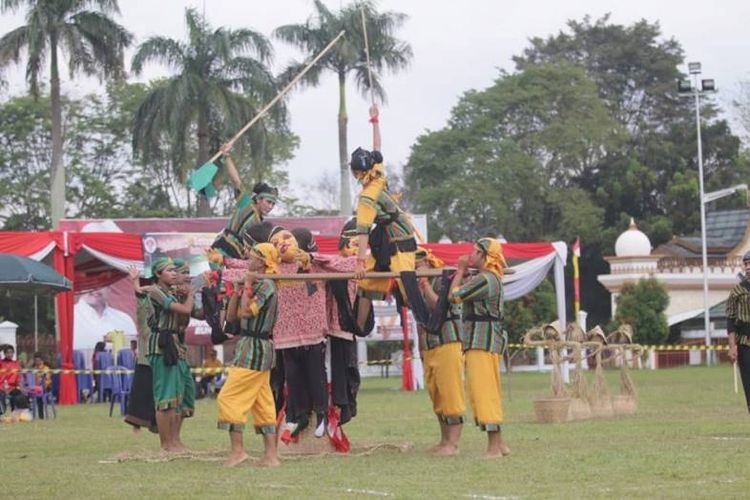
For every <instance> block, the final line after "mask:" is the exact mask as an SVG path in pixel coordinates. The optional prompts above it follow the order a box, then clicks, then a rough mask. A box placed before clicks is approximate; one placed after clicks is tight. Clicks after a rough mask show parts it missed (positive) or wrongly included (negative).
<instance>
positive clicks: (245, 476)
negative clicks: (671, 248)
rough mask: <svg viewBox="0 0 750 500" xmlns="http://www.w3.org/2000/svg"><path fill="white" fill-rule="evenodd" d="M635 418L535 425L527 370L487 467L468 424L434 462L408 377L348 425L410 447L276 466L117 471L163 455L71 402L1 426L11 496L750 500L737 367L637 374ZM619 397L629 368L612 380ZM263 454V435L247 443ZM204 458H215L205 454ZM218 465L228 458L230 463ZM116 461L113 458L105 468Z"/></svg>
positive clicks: (387, 385)
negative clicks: (50, 416)
mask: <svg viewBox="0 0 750 500" xmlns="http://www.w3.org/2000/svg"><path fill="white" fill-rule="evenodd" d="M633 375H634V379H635V382H636V387H637V388H638V391H639V398H640V401H639V412H638V414H637V415H636V416H633V417H627V418H624V417H623V418H613V419H609V420H592V421H587V422H577V423H569V424H557V425H540V424H536V423H534V417H533V409H532V399H533V398H535V397H537V396H542V395H544V394H546V390H547V386H548V380H549V377H548V375H542V374H516V375H514V377H513V386H512V394H511V395H510V396H512V398H510V397H509V394H508V387H507V384H505V383H506V382H507V380H505V381H504V384H505V389H504V390H505V397H504V399H505V412H506V420H507V422H506V425H505V426H504V436H505V439H506V441H507V443H508V444H509V445H510V447H511V448H512V450H513V454H512V455H511V456H509V457H505V458H502V459H498V460H492V461H487V460H481V459H479V457H480V455H481V453H482V451H483V448H484V444H485V437H484V435H483V434H482V433H480V432H479V431H478V430H477V429H476V428H474V427H473V426H469V425H467V426H465V429H464V434H463V438H462V446H461V455H460V456H458V457H453V458H443V459H436V458H432V457H429V456H427V455H426V454H425V449H426V448H427V447H428V446H430V445H432V444H433V443H434V441H435V437H436V424H435V422H434V417H433V415H432V414H431V411H430V406H429V403H428V397H427V394H426V393H425V392H416V393H404V392H400V391H399V390H398V386H399V381H398V380H397V379H393V378H392V379H366V380H365V381H364V384H363V389H362V391H361V393H360V414H359V416H358V417H357V418H356V419H355V421H353V422H352V423H351V424H349V425H348V426H347V432H348V434H349V438H350V440H351V442H352V445H353V446H355V447H357V446H358V445H360V444H365V443H366V444H373V443H392V444H397V445H402V444H404V443H411V444H412V445H413V446H412V447H411V448H410V449H409V450H408V451H403V452H402V451H397V450H394V449H391V450H387V449H385V450H379V451H374V452H373V453H371V454H369V455H356V456H354V455H351V456H341V455H339V456H325V457H307V458H294V459H288V460H286V461H285V463H284V464H283V466H282V467H281V468H278V469H274V470H266V469H258V468H256V467H253V466H251V465H248V466H242V467H240V468H238V469H231V470H228V469H224V468H222V467H221V466H220V465H219V464H220V462H211V461H206V460H188V459H180V460H174V461H171V462H156V463H149V462H145V461H128V462H123V463H112V461H111V460H109V463H107V462H108V459H111V458H112V457H114V456H116V455H117V454H118V453H120V452H123V451H127V452H131V453H134V454H141V455H143V454H148V453H150V452H154V454H153V456H156V455H155V451H156V448H157V440H156V438H155V437H154V436H153V435H150V434H149V433H141V434H140V435H134V434H133V433H132V432H131V431H130V430H129V429H128V428H127V426H126V425H125V424H123V423H121V420H120V419H119V418H115V417H113V418H109V417H108V416H107V411H108V407H109V405H106V407H105V405H102V404H99V405H87V406H75V407H63V408H58V418H57V419H56V420H49V421H36V422H33V423H30V424H2V425H0V477H2V493H0V496H1V497H3V498H26V499H28V498H51V497H52V498H125V497H129V498H151V497H156V496H159V497H173V498H177V497H179V498H205V497H219V496H222V497H228V498H282V497H283V498H300V497H308V498H329V499H330V498H358V497H369V496H395V497H400V498H416V497H422V498H424V497H432V498H550V497H564V498H571V497H598V498H603V497H609V498H612V497H615V498H622V497H629V498H632V497H651V498H653V497H659V498H664V497H671V498H674V497H691V498H693V497H734V498H736V497H747V496H748V495H749V494H750V473H749V472H748V467H749V465H748V464H750V417H748V415H747V413H746V410H745V407H744V401H743V400H742V397H741V395H735V394H734V393H733V392H732V386H731V384H732V382H731V371H730V369H729V368H728V367H727V366H726V365H725V366H721V367H716V368H705V367H700V368H680V369H672V370H662V371H655V372H654V371H640V372H635V373H634V374H633ZM608 377H609V381H610V390H611V391H612V393H613V394H615V393H616V392H617V387H618V385H617V384H618V374H617V372H614V371H612V372H610V373H608ZM215 418H216V407H215V403H214V402H213V401H210V400H202V401H199V405H198V408H197V416H196V417H195V418H193V419H192V420H190V421H187V422H186V424H185V428H184V431H183V436H184V441H185V443H186V444H188V446H191V447H192V448H193V449H194V450H196V451H202V452H204V453H205V452H208V451H210V450H214V451H219V450H222V449H225V448H226V447H227V445H228V443H227V436H226V433H224V432H221V431H218V430H216V428H215V423H214V419H215ZM246 443H248V444H249V445H250V446H249V447H250V449H251V451H253V452H257V451H258V449H259V445H260V442H259V438H257V437H256V436H254V435H252V434H248V435H247V437H246ZM204 456H206V455H205V454H204ZM217 458H218V457H217ZM102 462H104V463H102Z"/></svg>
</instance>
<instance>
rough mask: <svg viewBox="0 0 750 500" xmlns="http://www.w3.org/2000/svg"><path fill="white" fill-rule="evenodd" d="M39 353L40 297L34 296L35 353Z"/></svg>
mask: <svg viewBox="0 0 750 500" xmlns="http://www.w3.org/2000/svg"><path fill="white" fill-rule="evenodd" d="M38 351H39V295H37V294H34V352H38Z"/></svg>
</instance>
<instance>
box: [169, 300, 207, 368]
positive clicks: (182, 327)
mask: <svg viewBox="0 0 750 500" xmlns="http://www.w3.org/2000/svg"><path fill="white" fill-rule="evenodd" d="M175 297H176V298H177V300H178V301H179V302H180V303H184V302H185V301H186V300H187V295H184V294H175ZM202 315H203V310H202V309H201V308H200V307H198V305H197V304H195V302H194V303H193V311H192V312H191V313H190V316H188V315H186V314H178V315H177V337H176V338H175V345H176V346H177V355H178V357H179V359H183V360H187V352H188V348H187V344H185V331H186V330H187V327H188V325H189V324H190V318H191V317H192V318H201V317H202Z"/></svg>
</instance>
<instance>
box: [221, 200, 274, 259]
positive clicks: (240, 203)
mask: <svg viewBox="0 0 750 500" xmlns="http://www.w3.org/2000/svg"><path fill="white" fill-rule="evenodd" d="M262 221H263V217H262V216H261V214H260V212H259V211H258V209H257V206H256V205H255V203H253V198H252V194H251V193H248V192H242V194H240V195H239V196H238V197H237V204H236V206H235V208H234V212H232V216H231V217H230V218H229V221H228V222H227V227H226V228H227V231H226V232H221V233H219V234H218V236H216V241H214V245H213V246H216V245H217V242H218V241H219V240H224V241H225V242H226V243H227V244H228V245H229V246H230V247H232V248H234V249H235V250H236V251H237V252H238V255H242V241H241V240H240V239H239V238H240V237H241V236H242V234H243V233H244V232H245V231H246V230H247V228H249V227H250V226H254V225H255V224H260V223H261V222H262ZM219 247H221V245H219Z"/></svg>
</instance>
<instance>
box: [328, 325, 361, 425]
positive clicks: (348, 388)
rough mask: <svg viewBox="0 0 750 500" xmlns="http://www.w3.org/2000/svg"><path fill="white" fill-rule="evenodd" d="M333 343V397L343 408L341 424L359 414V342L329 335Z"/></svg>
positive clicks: (335, 402) (336, 403) (334, 401)
mask: <svg viewBox="0 0 750 500" xmlns="http://www.w3.org/2000/svg"><path fill="white" fill-rule="evenodd" d="M329 339H330V340H329V341H330V343H331V344H330V345H331V397H332V399H333V404H334V405H336V406H338V407H339V409H340V410H341V425H343V424H345V423H347V422H348V421H349V420H351V419H352V417H354V416H356V415H357V392H358V391H359V383H360V378H359V363H358V359H357V342H356V341H353V340H345V339H341V338H338V337H329Z"/></svg>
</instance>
